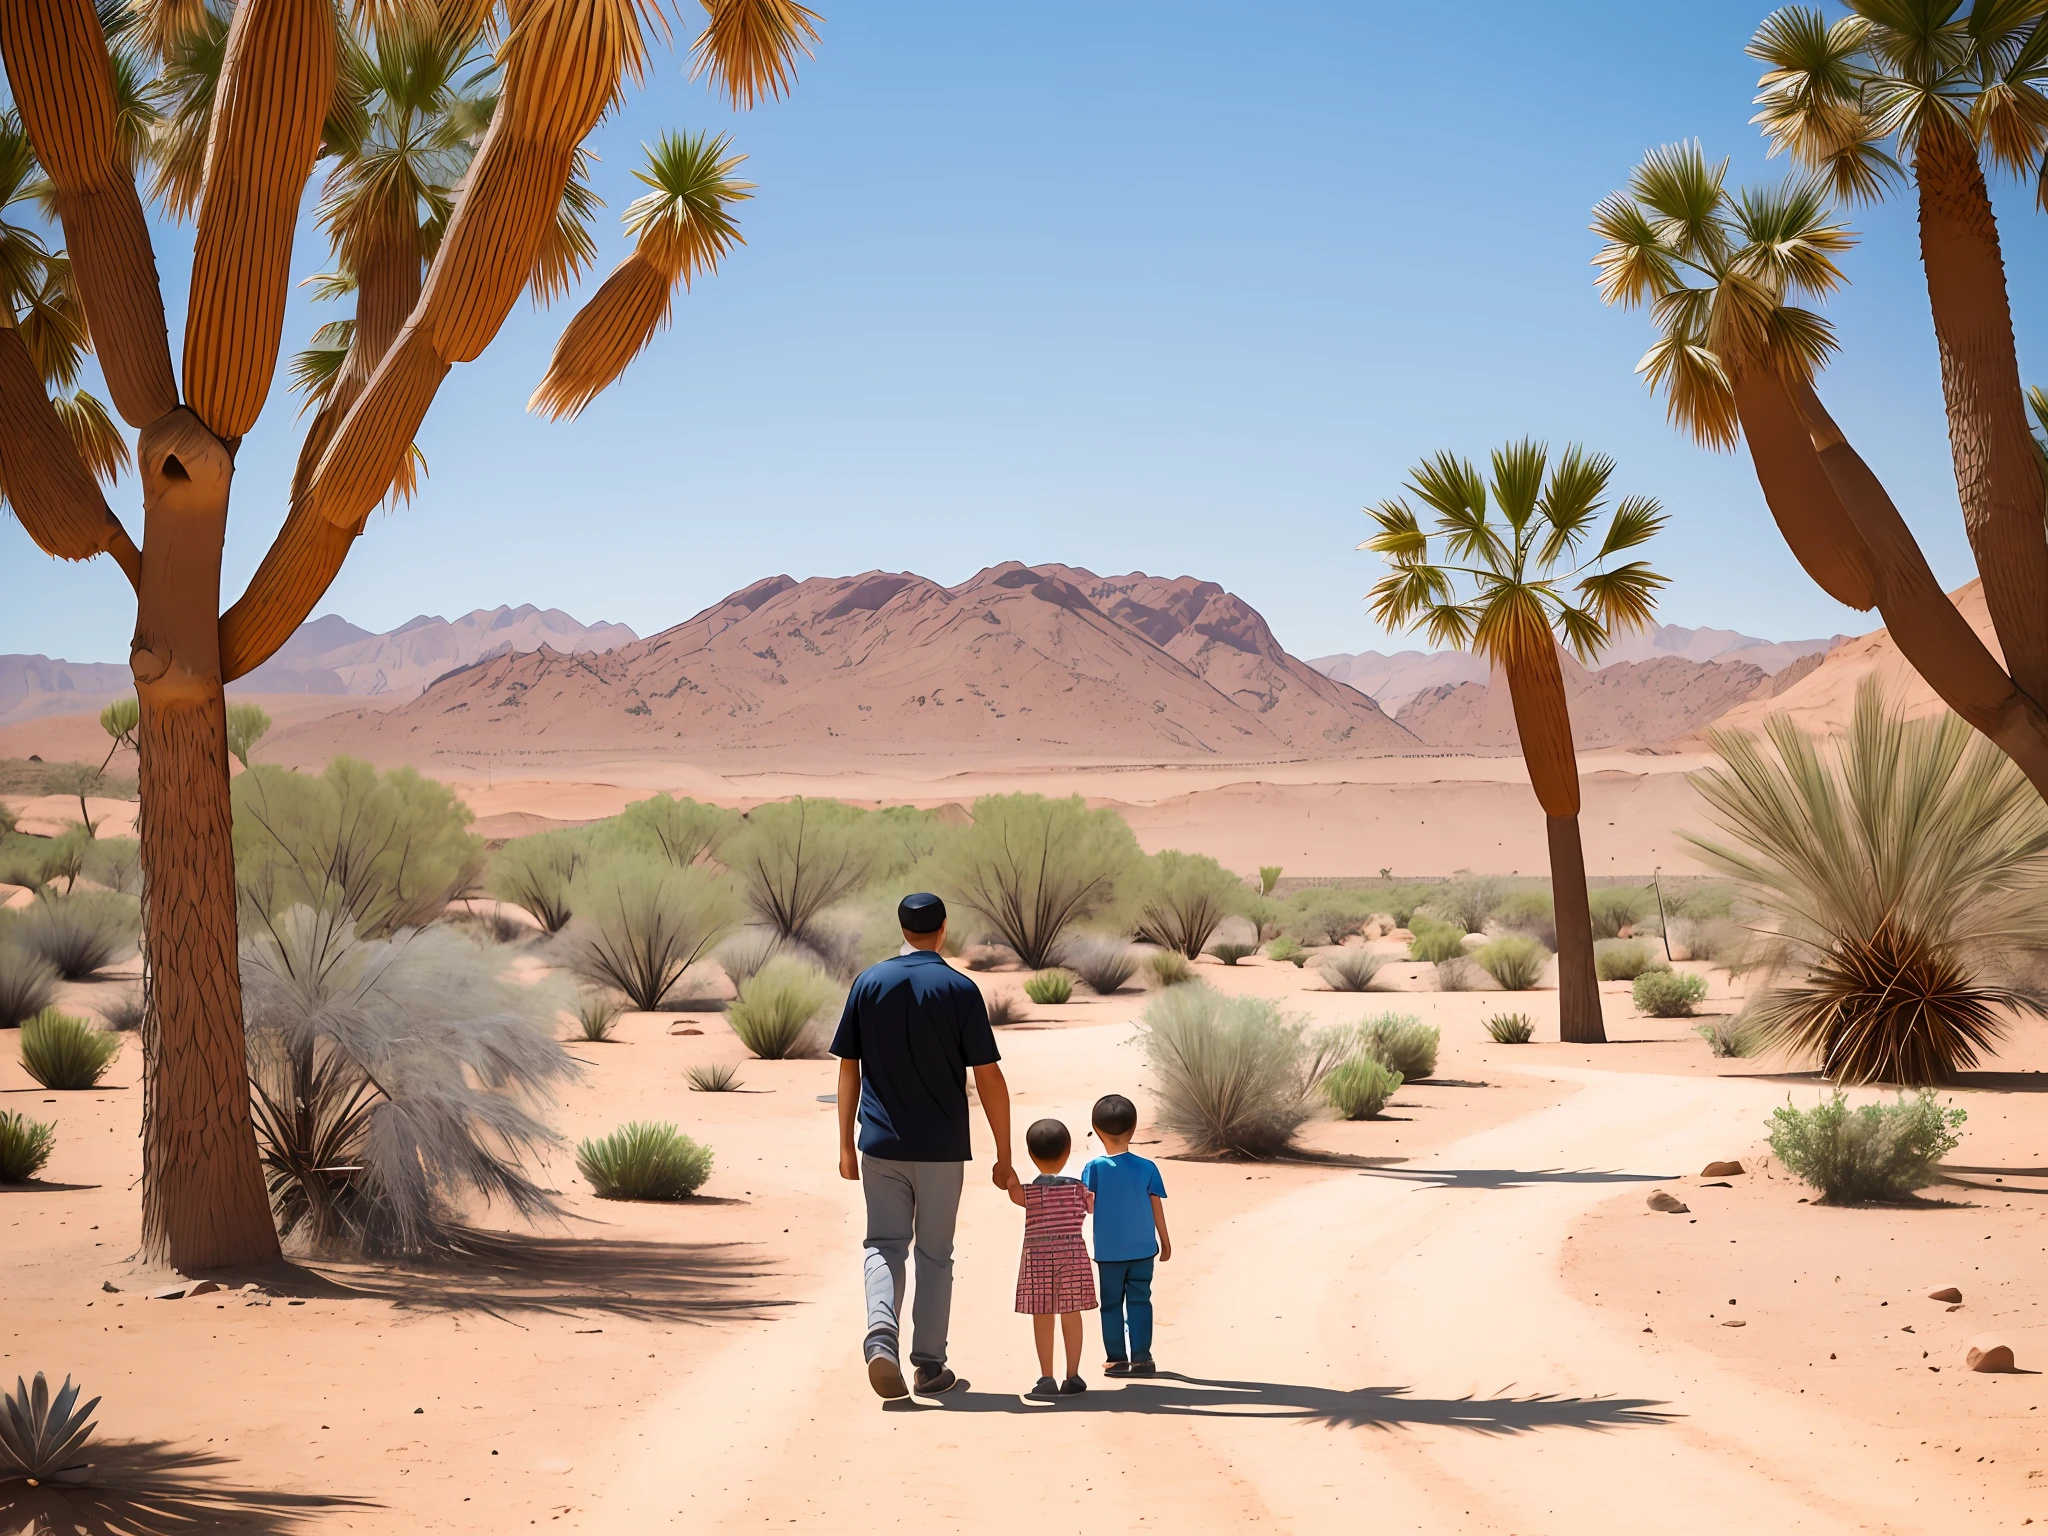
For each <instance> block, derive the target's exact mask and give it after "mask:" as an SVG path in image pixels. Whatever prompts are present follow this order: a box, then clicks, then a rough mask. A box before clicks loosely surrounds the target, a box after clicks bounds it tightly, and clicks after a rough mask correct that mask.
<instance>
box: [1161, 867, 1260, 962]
mask: <svg viewBox="0 0 2048 1536" xmlns="http://www.w3.org/2000/svg"><path fill="white" fill-rule="evenodd" d="M1139 890H1140V895H1139V898H1138V920H1137V926H1136V932H1137V936H1138V937H1139V938H1140V939H1142V940H1143V941H1144V942H1145V943H1147V944H1157V945H1158V946H1159V947H1160V948H1161V949H1172V950H1178V951H1179V952H1180V953H1181V954H1183V955H1186V956H1187V957H1188V958H1189V959H1190V960H1192V959H1194V958H1195V957H1196V956H1197V955H1199V954H1201V952H1202V951H1203V949H1204V948H1206V947H1207V946H1208V943H1209V938H1210V936H1211V935H1212V934H1214V933H1215V932H1216V927H1217V925H1218V924H1219V923H1221V922H1222V921H1223V919H1224V918H1226V917H1228V916H1229V915H1230V914H1231V912H1232V911H1234V910H1235V909H1236V908H1237V907H1238V906H1240V905H1242V903H1243V897H1244V894H1245V891H1244V882H1243V881H1242V880H1240V879H1238V877H1237V876H1235V875H1233V874H1232V873H1231V872H1230V871H1229V870H1227V869H1225V868H1224V867H1223V866H1222V865H1221V864H1218V863H1217V862H1216V861H1215V860H1214V859H1212V858H1210V857H1209V856H1208V855H1207V854H1200V853H1182V852H1180V851H1179V850H1178V849H1175V848H1168V849H1166V850H1164V851H1163V852H1161V853H1156V854H1154V855H1153V856H1152V857H1151V858H1150V859H1148V860H1146V867H1145V872H1144V876H1143V878H1142V883H1141V884H1140V887H1139Z"/></svg>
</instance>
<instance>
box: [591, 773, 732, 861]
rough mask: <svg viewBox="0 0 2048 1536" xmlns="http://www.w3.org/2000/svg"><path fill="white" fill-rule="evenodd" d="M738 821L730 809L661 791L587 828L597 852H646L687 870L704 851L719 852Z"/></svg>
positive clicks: (702, 855)
mask: <svg viewBox="0 0 2048 1536" xmlns="http://www.w3.org/2000/svg"><path fill="white" fill-rule="evenodd" d="M738 825H739V818H738V817H737V816H735V815H734V814H733V813H732V812H731V811H728V810H724V809H722V808H720V807H719V806H715V805H701V804H699V803H698V802H697V801H695V800H678V799H676V798H675V796H673V795H670V794H667V793H665V792H664V793H662V794H659V795H655V796H653V797H652V798H650V799H646V800H635V801H634V802H633V803H632V804H631V805H629V806H627V807H626V808H625V810H623V811H621V812H620V813H619V814H618V815H616V816H614V817H612V818H611V820H609V821H603V822H599V823H598V824H597V825H596V826H595V827H592V828H591V829H590V830H591V833H592V843H593V846H594V847H595V848H596V849H598V850H599V852H600V853H643V854H650V855H652V856H653V857H655V858H659V859H666V860H668V862H669V863H671V864H673V865H675V866H676V868H678V869H687V868H688V867H689V866H690V865H692V864H694V863H696V862H697V861H698V860H699V859H701V858H703V857H704V856H705V855H707V854H715V853H717V852H718V850H719V847H720V845H721V844H723V843H724V842H725V840H726V839H727V838H728V837H730V836H732V834H733V831H734V829H735V828H736V827H737V826H738Z"/></svg>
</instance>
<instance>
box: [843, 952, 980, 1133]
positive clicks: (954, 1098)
mask: <svg viewBox="0 0 2048 1536" xmlns="http://www.w3.org/2000/svg"><path fill="white" fill-rule="evenodd" d="M832 1054H833V1055H834V1056H839V1057H843V1058H845V1059H846V1060H849V1061H858V1062H859V1063H860V1149H861V1151H863V1152H866V1153H868V1154H870V1155H871V1156H874V1157H886V1158H889V1159H891V1160H892V1161H895V1162H899V1163H966V1162H972V1161H973V1160H974V1153H973V1152H972V1150H970V1148H969V1146H968V1141H967V1069H968V1068H969V1067H987V1066H993V1065H994V1064H995V1063H996V1062H998V1061H1000V1060H1002V1053H1001V1052H999V1051H998V1050H997V1049H996V1036H995V1031H994V1030H992V1029H990V1028H989V1023H988V1005H987V1004H986V1003H984V1002H983V1001H982V998H981V988H979V987H977V986H976V985H975V984H974V983H973V982H971V981H969V980H968V979H967V978H966V977H965V976H962V975H961V974H960V973H959V972H958V971H956V970H954V969H953V968H952V967H951V966H950V965H948V964H946V962H945V960H944V959H943V958H942V957H941V956H939V955H937V954H935V953H933V952H932V951H930V950H924V949H917V950H912V951H911V952H910V953H909V954H907V955H893V956H891V957H890V958H889V959H887V960H884V961H882V962H881V964H879V965H871V966H869V967H868V968H867V969H866V970H864V971H862V972H861V973H860V975H859V976H857V977H856V978H854V983H853V990H852V991H850V992H848V993H847V994H846V1011H845V1012H844V1013H843V1014H841V1015H840V1017H839V1032H838V1033H837V1034H835V1035H834V1036H833V1037H832Z"/></svg>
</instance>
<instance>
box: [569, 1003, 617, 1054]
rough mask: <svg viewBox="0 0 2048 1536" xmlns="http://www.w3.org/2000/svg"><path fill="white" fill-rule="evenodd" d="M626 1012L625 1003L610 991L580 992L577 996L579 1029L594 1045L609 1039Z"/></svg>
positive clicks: (577, 1025)
mask: <svg viewBox="0 0 2048 1536" xmlns="http://www.w3.org/2000/svg"><path fill="white" fill-rule="evenodd" d="M625 1012H626V1008H625V1005H624V1004H623V1003H621V1002H620V1001H619V1000H618V999H617V998H616V997H614V996H613V995H612V994H611V993H609V992H598V991H589V992H583V993H580V994H578V996H577V998H576V1027H577V1030H578V1031H579V1032H580V1034H581V1037H582V1038H583V1039H584V1040H586V1041H588V1042H590V1043H591V1044H593V1045H595V1044H598V1043H599V1042H601V1041H606V1040H609V1039H611V1037H612V1030H613V1028H614V1027H615V1026H616V1025H617V1024H618V1022H619V1020H620V1018H621V1017H622V1016H624V1014H625Z"/></svg>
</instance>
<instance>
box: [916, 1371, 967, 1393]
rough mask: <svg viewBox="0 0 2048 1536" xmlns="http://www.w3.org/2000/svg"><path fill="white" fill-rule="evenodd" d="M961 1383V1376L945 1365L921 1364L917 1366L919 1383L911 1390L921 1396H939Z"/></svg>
mask: <svg viewBox="0 0 2048 1536" xmlns="http://www.w3.org/2000/svg"><path fill="white" fill-rule="evenodd" d="M959 1385H960V1378H959V1377H958V1376H955V1375H954V1374H953V1373H952V1372H951V1371H949V1370H947V1369H946V1368H945V1367H944V1366H943V1365H920V1366H919V1367H918V1368H917V1385H916V1386H915V1387H913V1388H911V1390H912V1391H914V1392H915V1393H916V1394H917V1395H918V1396H919V1397H937V1396H938V1395H939V1394H940V1393H942V1392H950V1391H952V1390H953V1389H954V1388H955V1387H957V1386H959Z"/></svg>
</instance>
